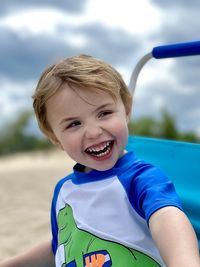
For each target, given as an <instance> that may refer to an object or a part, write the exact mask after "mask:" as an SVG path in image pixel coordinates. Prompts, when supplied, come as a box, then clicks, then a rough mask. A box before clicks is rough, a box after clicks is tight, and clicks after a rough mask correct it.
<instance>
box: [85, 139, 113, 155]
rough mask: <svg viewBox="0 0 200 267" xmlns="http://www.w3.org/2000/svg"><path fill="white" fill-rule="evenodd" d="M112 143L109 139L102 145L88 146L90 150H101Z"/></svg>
mask: <svg viewBox="0 0 200 267" xmlns="http://www.w3.org/2000/svg"><path fill="white" fill-rule="evenodd" d="M110 143H111V142H110V141H108V142H105V143H103V144H101V145H100V146H98V147H90V148H88V149H87V150H88V151H89V152H99V151H101V150H103V149H105V148H106V147H107V146H109V145H110Z"/></svg>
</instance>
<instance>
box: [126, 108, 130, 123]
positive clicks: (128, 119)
mask: <svg viewBox="0 0 200 267" xmlns="http://www.w3.org/2000/svg"><path fill="white" fill-rule="evenodd" d="M130 119H131V109H129V110H128V111H126V121H127V123H129V122H130Z"/></svg>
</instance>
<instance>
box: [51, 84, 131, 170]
mask: <svg viewBox="0 0 200 267" xmlns="http://www.w3.org/2000/svg"><path fill="white" fill-rule="evenodd" d="M46 109H47V119H48V122H49V123H50V125H51V127H52V130H53V132H54V134H55V136H56V139H57V140H56V143H57V144H58V146H59V147H60V148H62V149H63V150H64V151H66V152H67V154H68V155H69V156H70V157H71V158H72V159H73V160H75V161H76V162H78V163H80V164H82V165H84V166H86V171H89V170H91V169H96V170H100V171H103V170H108V169H110V168H112V167H113V166H114V165H115V163H116V162H117V160H118V158H119V157H121V156H122V155H123V154H124V147H125V146H126V143H127V138H128V126H127V123H128V115H129V114H126V111H125V107H124V105H123V102H122V101H121V99H119V100H117V101H115V100H114V99H113V98H112V97H111V96H110V95H109V94H108V93H106V92H104V91H98V92H92V91H89V90H80V89H78V88H76V91H74V90H72V89H71V88H70V87H68V85H65V86H63V88H62V89H61V90H60V91H59V92H57V93H56V94H55V95H54V96H52V97H51V98H50V99H49V100H48V101H47V103H46Z"/></svg>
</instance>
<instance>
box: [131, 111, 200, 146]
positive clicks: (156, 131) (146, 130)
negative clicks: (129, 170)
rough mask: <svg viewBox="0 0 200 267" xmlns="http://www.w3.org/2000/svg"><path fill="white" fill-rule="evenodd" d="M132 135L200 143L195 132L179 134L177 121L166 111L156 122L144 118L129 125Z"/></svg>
mask: <svg viewBox="0 0 200 267" xmlns="http://www.w3.org/2000/svg"><path fill="white" fill-rule="evenodd" d="M129 132H130V134H131V135H139V136H147V137H155V138H161V139H171V140H178V141H184V142H193V143H199V142H200V139H199V138H198V137H197V136H196V135H195V133H194V132H184V133H182V132H179V130H178V129H177V126H176V121H175V119H174V118H173V117H172V116H171V115H170V114H169V113H168V112H167V111H166V110H162V112H161V119H160V120H155V119H153V118H150V117H143V118H140V119H137V120H133V121H131V122H130V123H129Z"/></svg>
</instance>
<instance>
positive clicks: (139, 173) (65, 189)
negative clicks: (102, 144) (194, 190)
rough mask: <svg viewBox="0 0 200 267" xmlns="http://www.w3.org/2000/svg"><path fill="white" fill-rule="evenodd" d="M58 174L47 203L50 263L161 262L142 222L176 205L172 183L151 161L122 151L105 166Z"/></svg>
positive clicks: (73, 266)
mask: <svg viewBox="0 0 200 267" xmlns="http://www.w3.org/2000/svg"><path fill="white" fill-rule="evenodd" d="M83 169H84V166H82V165H80V164H76V165H75V166H74V170H73V173H71V174H70V175H68V176H66V177H65V178H63V179H61V180H60V181H59V182H58V183H57V185H56V187H55V191H54V196H53V201H52V208H51V226H52V236H53V239H52V249H53V252H54V254H55V259H56V267H61V266H62V267H63V266H67V267H78V266H84V267H93V266H95V267H109V266H113V267H118V266H123V267H129V266H137V267H140V266H141V267H146V266H148V267H151V266H152V267H154V266H165V265H164V263H163V260H162V258H161V256H160V254H159V252H158V249H157V248H156V246H155V244H154V241H153V240H152V237H151V235H150V231H149V228H148V221H149V218H150V216H151V215H152V214H153V213H154V212H155V211H156V210H158V209H160V208H163V207H166V206H175V207H177V208H179V209H182V207H181V203H180V200H179V198H178V196H177V194H176V191H175V188H174V185H173V183H172V182H171V181H170V180H169V179H168V177H167V176H166V175H165V174H164V173H163V172H162V171H161V170H160V169H159V168H158V167H156V166H154V165H152V164H149V163H146V162H144V161H142V160H140V159H138V158H137V157H136V156H135V154H134V152H127V153H126V154H125V155H123V156H122V157H121V158H120V159H119V160H118V161H117V163H116V164H115V166H114V167H113V168H112V169H110V170H106V171H96V170H92V171H91V172H89V173H84V172H83Z"/></svg>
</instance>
